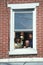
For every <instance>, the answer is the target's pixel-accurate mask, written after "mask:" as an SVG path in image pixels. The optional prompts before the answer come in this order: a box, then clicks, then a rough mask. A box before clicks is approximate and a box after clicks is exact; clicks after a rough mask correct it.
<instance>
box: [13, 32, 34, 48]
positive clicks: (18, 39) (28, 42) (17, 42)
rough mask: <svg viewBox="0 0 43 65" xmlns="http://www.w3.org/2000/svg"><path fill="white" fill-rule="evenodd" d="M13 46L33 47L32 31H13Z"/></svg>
mask: <svg viewBox="0 0 43 65" xmlns="http://www.w3.org/2000/svg"><path fill="white" fill-rule="evenodd" d="M14 34H15V38H14V48H16V49H18V48H28V47H30V48H33V32H32V31H31V32H15V33H14Z"/></svg>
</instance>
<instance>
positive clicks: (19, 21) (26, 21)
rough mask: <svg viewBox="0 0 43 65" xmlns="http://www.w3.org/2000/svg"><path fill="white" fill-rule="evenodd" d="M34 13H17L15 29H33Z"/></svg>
mask: <svg viewBox="0 0 43 65" xmlns="http://www.w3.org/2000/svg"><path fill="white" fill-rule="evenodd" d="M32 19H33V14H32V13H15V29H32V28H33V26H32V25H33V20H32Z"/></svg>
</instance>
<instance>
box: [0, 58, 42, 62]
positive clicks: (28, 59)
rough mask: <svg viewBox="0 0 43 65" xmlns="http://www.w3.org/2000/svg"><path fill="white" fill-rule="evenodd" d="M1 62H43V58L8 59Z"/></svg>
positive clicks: (0, 60)
mask: <svg viewBox="0 0 43 65" xmlns="http://www.w3.org/2000/svg"><path fill="white" fill-rule="evenodd" d="M0 62H43V58H26V57H25V58H7V59H0Z"/></svg>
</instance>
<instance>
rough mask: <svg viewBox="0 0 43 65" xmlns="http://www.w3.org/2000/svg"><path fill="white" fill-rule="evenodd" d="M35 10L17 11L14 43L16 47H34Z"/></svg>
mask: <svg viewBox="0 0 43 65" xmlns="http://www.w3.org/2000/svg"><path fill="white" fill-rule="evenodd" d="M14 11H15V10H14ZM14 11H13V12H14ZM33 11H34V9H29V10H28V9H27V10H19V11H18V10H16V11H15V14H14V15H15V20H14V34H15V38H14V44H15V48H16V49H17V48H28V47H31V48H33V37H32V36H33Z"/></svg>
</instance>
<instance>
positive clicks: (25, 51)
mask: <svg viewBox="0 0 43 65" xmlns="http://www.w3.org/2000/svg"><path fill="white" fill-rule="evenodd" d="M36 6H39V3H28V4H8V7H10V51H9V54H10V55H22V54H37V47H36ZM32 8H34V11H33V22H34V23H33V48H26V49H24V48H22V49H14V13H13V9H32Z"/></svg>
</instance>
